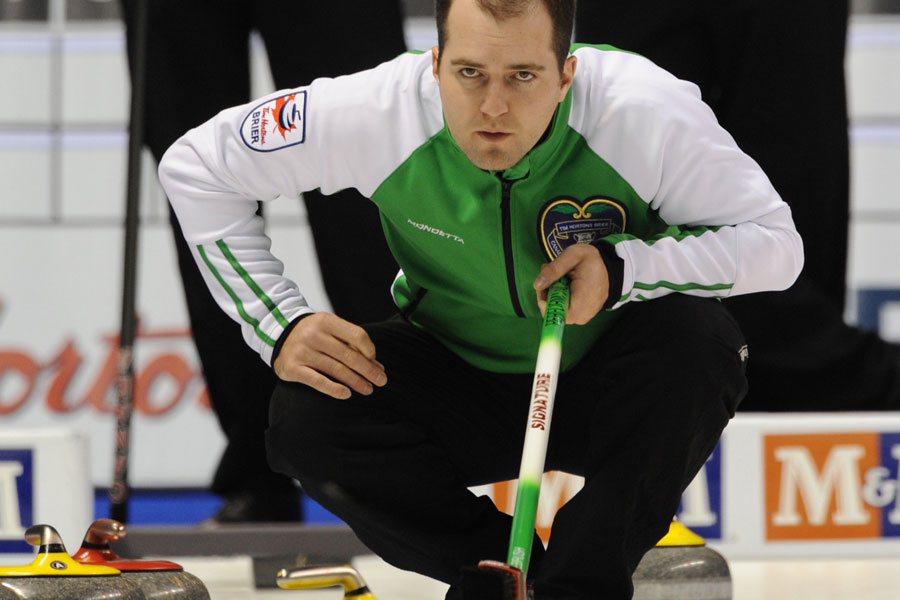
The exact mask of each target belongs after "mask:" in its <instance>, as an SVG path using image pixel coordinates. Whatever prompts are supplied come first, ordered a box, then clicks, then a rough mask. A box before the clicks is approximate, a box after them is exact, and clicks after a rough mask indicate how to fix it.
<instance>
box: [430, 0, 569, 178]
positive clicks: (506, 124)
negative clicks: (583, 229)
mask: <svg viewBox="0 0 900 600" xmlns="http://www.w3.org/2000/svg"><path fill="white" fill-rule="evenodd" d="M445 27H446V40H447V41H446V43H445V45H444V48H443V52H442V56H441V57H440V66H438V49H437V47H435V48H432V63H433V70H434V77H435V79H436V80H437V82H438V86H439V88H440V93H441V102H442V104H443V108H444V118H445V119H446V120H447V126H448V127H449V128H450V133H451V134H452V135H453V139H454V140H456V143H457V144H458V145H459V147H460V148H461V149H462V151H463V152H465V154H466V156H468V157H469V160H471V161H472V162H473V163H474V164H475V165H476V166H478V167H480V168H482V169H486V170H494V171H501V170H504V169H507V168H509V167H511V166H513V165H515V164H516V163H517V162H519V160H521V159H522V157H523V156H525V154H526V153H527V152H528V151H529V150H531V148H533V147H534V145H535V144H536V143H537V142H538V140H539V139H540V138H541V136H542V135H543V133H544V131H545V130H546V129H547V126H548V125H549V124H550V119H551V118H552V117H553V113H554V111H555V110H556V106H557V105H558V104H559V103H560V102H561V101H562V100H563V98H565V95H566V92H567V91H568V89H569V86H570V85H571V84H572V77H573V75H574V74H575V57H572V56H570V57H568V58H567V59H566V62H565V66H564V68H563V72H562V73H560V72H559V66H558V63H557V60H556V55H555V54H554V53H553V48H552V41H551V40H552V35H553V31H552V29H553V25H552V22H551V20H550V14H549V13H548V12H547V9H546V7H545V6H544V4H543V3H542V2H535V3H534V5H533V6H532V8H530V9H529V10H527V11H526V12H525V13H523V14H522V15H521V16H520V17H515V18H511V19H507V20H504V21H496V20H494V18H493V17H492V16H491V15H490V14H488V13H487V12H485V11H483V10H482V9H481V8H479V7H478V6H477V5H476V4H475V1H474V0H455V1H454V2H453V4H452V5H451V7H450V12H449V13H448V15H447V21H446V23H445Z"/></svg>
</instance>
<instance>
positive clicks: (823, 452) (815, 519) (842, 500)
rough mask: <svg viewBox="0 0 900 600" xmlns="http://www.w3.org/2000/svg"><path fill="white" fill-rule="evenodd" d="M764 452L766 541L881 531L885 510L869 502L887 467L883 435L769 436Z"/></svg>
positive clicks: (859, 535)
mask: <svg viewBox="0 0 900 600" xmlns="http://www.w3.org/2000/svg"><path fill="white" fill-rule="evenodd" d="M764 452H765V500H766V538H767V539H769V540H812V539H848V538H873V537H879V536H880V535H882V523H881V510H880V509H879V507H877V506H874V505H873V504H872V503H871V502H867V501H866V497H867V487H866V486H867V481H868V480H871V475H872V474H873V473H878V472H879V470H883V469H884V467H882V466H881V462H882V457H881V436H880V435H879V434H877V433H818V434H804V435H767V436H765V439H764Z"/></svg>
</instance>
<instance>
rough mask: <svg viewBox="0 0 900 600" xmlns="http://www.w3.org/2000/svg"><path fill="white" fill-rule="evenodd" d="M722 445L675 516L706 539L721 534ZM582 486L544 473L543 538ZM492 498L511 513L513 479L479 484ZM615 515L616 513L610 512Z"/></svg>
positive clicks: (540, 504)
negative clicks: (484, 484) (563, 506)
mask: <svg viewBox="0 0 900 600" xmlns="http://www.w3.org/2000/svg"><path fill="white" fill-rule="evenodd" d="M721 447H722V445H721V444H719V445H717V446H716V449H715V450H714V451H713V453H712V455H711V456H710V457H709V458H708V459H707V461H706V464H705V465H704V466H703V468H701V469H700V472H699V473H697V476H696V477H695V478H694V480H693V481H692V482H691V485H689V486H688V488H687V489H686V490H685V491H684V494H682V497H681V507H680V508H679V510H678V518H679V519H680V520H681V521H682V522H683V523H684V524H685V525H687V526H688V527H689V528H690V529H691V530H692V531H694V532H695V533H697V534H698V535H701V536H702V537H704V538H705V539H707V540H718V539H720V538H721V537H722V449H721ZM583 486H584V478H583V477H579V476H577V475H570V474H568V473H561V472H558V471H550V472H548V473H544V478H543V481H542V482H541V497H540V502H538V509H537V515H536V516H535V521H536V523H535V527H536V529H537V532H538V535H539V536H540V538H541V539H542V540H544V542H547V541H548V540H549V539H550V530H551V527H552V525H553V518H554V517H555V516H556V511H557V510H559V508H560V507H561V506H562V505H563V504H565V503H566V502H568V501H569V500H570V499H571V498H572V497H573V496H574V495H575V494H577V493H578V492H579V490H581V488H582V487H583ZM478 490H479V491H482V492H483V493H486V494H487V495H488V496H490V497H491V499H492V500H493V501H494V504H496V505H497V507H498V508H499V509H500V510H502V511H503V512H505V513H508V514H512V513H513V510H514V508H515V504H516V483H515V481H504V482H500V483H495V484H492V485H488V486H483V487H481V488H478ZM610 518H615V515H610Z"/></svg>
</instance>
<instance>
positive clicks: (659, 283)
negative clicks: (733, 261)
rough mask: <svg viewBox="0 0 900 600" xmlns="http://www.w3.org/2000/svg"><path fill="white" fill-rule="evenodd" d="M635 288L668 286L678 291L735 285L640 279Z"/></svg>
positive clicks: (651, 288) (731, 285) (718, 288)
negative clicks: (645, 280) (643, 280)
mask: <svg viewBox="0 0 900 600" xmlns="http://www.w3.org/2000/svg"><path fill="white" fill-rule="evenodd" d="M632 287H633V288H637V289H639V290H656V289H659V288H667V289H670V290H675V291H676V292H684V291H687V290H709V291H714V290H730V289H731V288H732V287H734V284H731V283H713V284H710V285H703V284H700V283H672V282H671V281H665V280H663V281H657V282H656V283H641V282H639V281H635V282H634V285H633V286H632Z"/></svg>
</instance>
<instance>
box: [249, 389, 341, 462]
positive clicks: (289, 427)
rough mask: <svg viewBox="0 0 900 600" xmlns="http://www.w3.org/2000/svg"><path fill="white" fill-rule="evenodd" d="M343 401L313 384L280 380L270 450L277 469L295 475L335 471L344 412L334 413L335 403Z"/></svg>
mask: <svg viewBox="0 0 900 600" xmlns="http://www.w3.org/2000/svg"><path fill="white" fill-rule="evenodd" d="M341 402H343V401H340V400H335V399H333V398H328V397H326V396H324V395H323V394H321V393H319V392H317V391H315V390H313V389H312V388H310V387H308V386H306V385H303V384H299V383H290V382H285V381H279V382H278V384H277V385H276V386H275V391H274V393H273V394H272V399H271V401H270V404H269V427H268V429H267V430H266V450H267V455H268V460H269V464H270V466H271V467H272V469H273V470H275V471H278V472H281V473H284V474H286V475H289V476H290V477H293V478H295V479H303V478H305V477H312V478H314V479H321V477H322V475H324V474H326V473H328V472H334V469H335V467H336V464H335V461H336V455H337V452H336V451H335V450H336V442H337V441H338V440H339V439H340V436H341V433H340V431H338V429H339V426H340V421H341V416H340V415H336V414H331V413H332V412H336V411H333V410H331V409H332V405H335V406H334V407H335V408H339V407H338V406H337V405H339V403H341Z"/></svg>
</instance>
